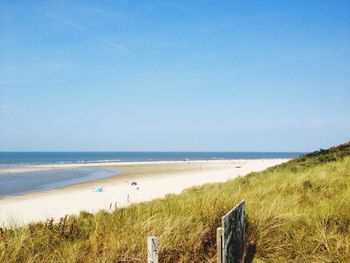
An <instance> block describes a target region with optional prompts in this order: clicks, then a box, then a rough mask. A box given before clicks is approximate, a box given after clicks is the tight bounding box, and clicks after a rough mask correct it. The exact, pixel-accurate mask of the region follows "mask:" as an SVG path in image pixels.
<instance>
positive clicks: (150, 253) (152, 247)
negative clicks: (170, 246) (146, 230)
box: [147, 236, 158, 263]
mask: <svg viewBox="0 0 350 263" xmlns="http://www.w3.org/2000/svg"><path fill="white" fill-rule="evenodd" d="M147 262H148V263H158V238H156V237H154V236H150V237H147Z"/></svg>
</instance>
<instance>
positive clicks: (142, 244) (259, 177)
mask: <svg viewBox="0 0 350 263" xmlns="http://www.w3.org/2000/svg"><path fill="white" fill-rule="evenodd" d="M349 154H350V144H349V143H347V144H344V145H341V146H338V147H334V148H331V149H329V150H320V151H318V152H315V153H312V154H309V155H306V156H304V157H302V158H297V159H295V160H292V161H290V162H288V163H286V164H282V165H279V166H275V167H273V168H270V169H267V170H266V171H264V172H259V173H251V174H249V175H247V176H245V177H239V178H237V179H235V180H231V181H228V182H226V183H218V184H208V185H204V186H201V187H194V188H191V189H188V190H186V191H184V192H183V193H182V194H181V195H168V196H167V197H166V198H164V199H159V200H155V201H151V202H145V203H141V204H136V205H131V206H129V207H127V208H122V209H116V210H114V211H113V212H107V211H100V212H99V213H97V214H96V215H91V214H89V213H86V212H82V213H81V214H80V215H79V216H78V217H73V216H69V217H65V218H62V219H61V220H60V221H59V222H53V221H48V222H45V223H40V224H34V225H28V226H26V227H23V228H17V229H0V261H1V262H146V256H147V255H146V237H147V236H149V235H155V236H157V237H159V243H160V247H159V248H160V251H159V256H160V262H161V263H163V262H215V257H216V243H215V242H216V237H215V233H216V228H217V227H218V226H219V225H220V221H221V217H222V215H223V214H225V213H226V212H227V211H228V210H230V209H231V208H232V207H233V206H234V205H236V204H237V203H238V202H239V201H240V200H241V199H245V200H246V208H247V212H246V214H247V235H246V244H247V245H246V251H248V254H249V256H248V257H247V261H251V260H253V261H254V262H350V157H349Z"/></svg>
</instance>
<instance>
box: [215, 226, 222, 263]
mask: <svg viewBox="0 0 350 263" xmlns="http://www.w3.org/2000/svg"><path fill="white" fill-rule="evenodd" d="M223 233H224V228H223V227H218V228H217V229H216V254H217V260H216V262H217V263H222V260H223V258H222V249H223V236H222V235H223Z"/></svg>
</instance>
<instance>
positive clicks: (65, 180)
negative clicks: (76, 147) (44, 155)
mask: <svg viewBox="0 0 350 263" xmlns="http://www.w3.org/2000/svg"><path fill="white" fill-rule="evenodd" d="M117 174H120V172H119V171H117V170H114V169H108V168H75V169H51V170H37V171H30V172H20V173H7V172H6V173H5V172H0V196H6V195H20V194H24V193H29V192H38V191H44V190H49V189H56V188H61V187H64V186H69V185H73V184H79V183H84V182H89V181H93V180H97V179H103V178H107V177H111V176H113V175H117Z"/></svg>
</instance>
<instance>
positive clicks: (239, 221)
mask: <svg viewBox="0 0 350 263" xmlns="http://www.w3.org/2000/svg"><path fill="white" fill-rule="evenodd" d="M244 210H245V202H244V200H242V201H241V202H240V203H239V204H238V205H237V206H236V207H234V208H233V209H232V210H231V211H229V212H228V213H227V214H226V215H224V216H223V217H222V226H223V227H222V228H221V227H220V228H218V230H217V242H219V241H221V249H222V250H221V251H220V253H219V252H218V257H217V262H218V263H241V262H243V255H244V233H245V222H244ZM220 234H221V236H222V237H221V238H220V237H219V235H220ZM217 246H218V248H219V243H218V245H217ZM218 250H219V249H218Z"/></svg>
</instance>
